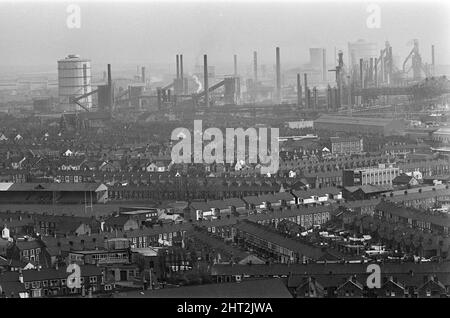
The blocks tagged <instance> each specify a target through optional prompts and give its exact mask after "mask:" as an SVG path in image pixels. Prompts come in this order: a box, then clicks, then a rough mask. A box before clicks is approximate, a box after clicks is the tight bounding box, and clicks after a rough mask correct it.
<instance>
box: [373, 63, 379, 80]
mask: <svg viewBox="0 0 450 318" xmlns="http://www.w3.org/2000/svg"><path fill="white" fill-rule="evenodd" d="M374 64H375V65H374V66H373V70H374V73H375V74H374V75H373V76H374V82H375V87H378V67H377V64H378V58H375V62H374Z"/></svg>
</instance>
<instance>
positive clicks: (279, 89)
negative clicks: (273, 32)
mask: <svg viewBox="0 0 450 318" xmlns="http://www.w3.org/2000/svg"><path fill="white" fill-rule="evenodd" d="M275 51H276V76H277V102H278V103H280V102H281V65H280V48H279V47H277V48H276V50H275Z"/></svg>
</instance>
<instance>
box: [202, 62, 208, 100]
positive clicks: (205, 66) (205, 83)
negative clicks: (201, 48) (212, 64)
mask: <svg viewBox="0 0 450 318" xmlns="http://www.w3.org/2000/svg"><path fill="white" fill-rule="evenodd" d="M203 86H204V90H205V105H206V107H207V108H209V91H208V88H209V86H208V56H207V55H206V54H205V55H203Z"/></svg>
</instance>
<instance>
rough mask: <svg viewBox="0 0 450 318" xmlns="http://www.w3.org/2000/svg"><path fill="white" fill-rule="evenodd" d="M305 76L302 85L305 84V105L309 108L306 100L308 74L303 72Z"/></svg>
mask: <svg viewBox="0 0 450 318" xmlns="http://www.w3.org/2000/svg"><path fill="white" fill-rule="evenodd" d="M303 76H304V77H305V79H304V82H305V83H304V85H305V107H306V108H309V100H308V74H306V73H305V74H303Z"/></svg>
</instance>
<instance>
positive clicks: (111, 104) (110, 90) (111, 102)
mask: <svg viewBox="0 0 450 318" xmlns="http://www.w3.org/2000/svg"><path fill="white" fill-rule="evenodd" d="M107 74H108V75H107V76H108V106H109V110H110V111H112V110H113V108H114V93H113V87H112V77H111V64H108V69H107Z"/></svg>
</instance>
